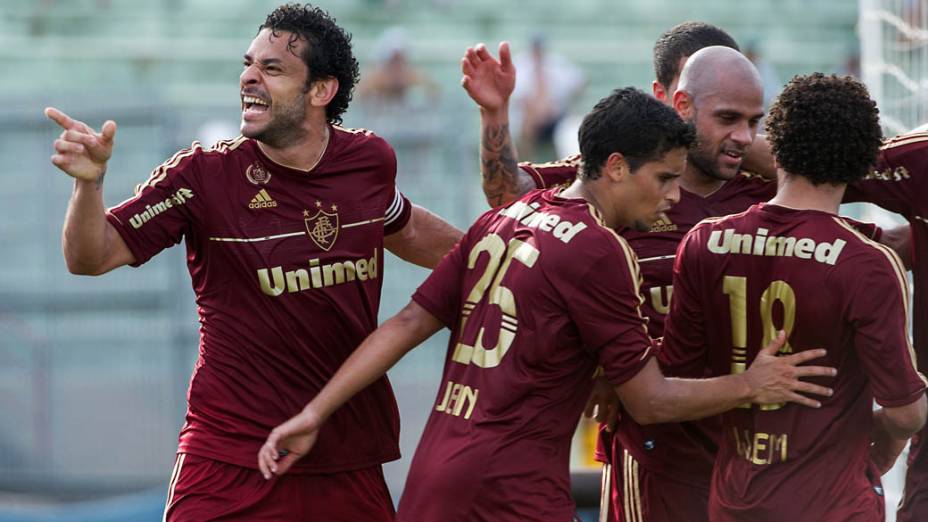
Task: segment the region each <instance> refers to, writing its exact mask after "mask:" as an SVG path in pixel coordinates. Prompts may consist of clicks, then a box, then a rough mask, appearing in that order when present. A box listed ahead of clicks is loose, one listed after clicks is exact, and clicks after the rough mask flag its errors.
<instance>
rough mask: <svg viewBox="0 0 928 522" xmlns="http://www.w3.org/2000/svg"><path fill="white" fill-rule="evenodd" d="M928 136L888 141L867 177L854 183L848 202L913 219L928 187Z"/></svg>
mask: <svg viewBox="0 0 928 522" xmlns="http://www.w3.org/2000/svg"><path fill="white" fill-rule="evenodd" d="M926 179H928V136H924V135H912V136H900V137H898V138H895V139H893V140H891V141H890V142H888V143H887V144H886V145H885V146H884V147H883V149H881V150H880V155H879V156H878V158H877V165H876V168H875V169H874V170H873V171H872V172H871V173H870V174H869V175H867V177H865V178H864V179H862V180H860V181H856V182H854V183H851V184H850V185H848V187H847V191H846V192H845V195H844V202H845V203H850V202H865V203H873V204H875V205H878V206H880V207H882V208H884V209H886V210H889V211H891V212H896V213H899V214H902V215H903V216H905V217H907V218H911V217H912V215H914V214H915V213H916V212H917V211H916V208H917V207H918V206H919V203H920V201H919V198H920V197H921V195H922V194H924V191H925V189H926V188H928V186H926V185H928V181H926Z"/></svg>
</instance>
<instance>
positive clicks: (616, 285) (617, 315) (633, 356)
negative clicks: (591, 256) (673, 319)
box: [565, 236, 653, 386]
mask: <svg viewBox="0 0 928 522" xmlns="http://www.w3.org/2000/svg"><path fill="white" fill-rule="evenodd" d="M615 239H616V240H618V241H617V243H618V244H617V248H616V249H615V250H612V249H610V251H609V253H608V254H606V255H603V256H601V257H600V258H599V259H598V260H596V261H595V262H593V263H591V264H590V265H589V269H588V270H587V271H586V273H585V274H584V275H582V277H578V278H576V280H577V282H578V286H577V287H575V290H576V291H575V292H573V294H572V295H569V296H565V297H566V299H565V300H566V302H567V308H568V313H569V314H570V318H571V320H572V321H573V322H574V324H576V325H577V329H578V330H579V332H580V337H581V339H582V341H583V344H584V345H585V346H587V347H588V348H589V349H591V350H593V351H595V352H596V353H597V355H598V358H599V361H600V365H601V366H602V367H603V370H604V374H605V376H606V378H607V379H608V380H609V382H611V383H612V384H613V385H615V386H618V385H620V384H622V383H624V382H626V381H628V380H629V379H631V378H632V377H634V376H635V375H637V374H638V372H640V371H641V369H642V368H644V366H645V364H647V362H648V359H650V358H651V356H652V355H653V350H652V349H651V348H652V345H651V338H650V337H649V336H648V331H647V323H646V320H645V319H644V316H643V315H642V314H641V302H642V299H641V294H640V292H639V287H640V273H639V270H638V262H637V260H636V259H635V257H634V254H633V253H632V251H631V249H630V247H629V246H628V244H627V243H625V240H623V239H621V238H619V237H618V236H616V238H615ZM616 254H618V255H616Z"/></svg>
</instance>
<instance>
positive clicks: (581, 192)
mask: <svg viewBox="0 0 928 522" xmlns="http://www.w3.org/2000/svg"><path fill="white" fill-rule="evenodd" d="M602 181H603V178H602V177H600V178H599V179H597V180H593V181H588V182H584V181H583V180H581V179H579V178H577V179H575V180H574V182H573V183H572V184H571V185H570V186H569V187H567V188H566V189H564V191H563V192H561V196H562V197H565V198H576V199H583V200H586V202H587V203H589V204H590V205H593V208H595V209H596V210H598V211H599V213H600V215H602V217H603V221H604V222H605V225H606V226H608V227H609V228H618V227H620V226H622V225H623V223H621V222H620V221H621V217H620V216H618V215H617V212H616V211H615V209H613V208H612V207H610V206H607V205H603V204H602V203H601V202H600V200H599V198H597V196H596V190H594V189H593V187H592V185H593V184H595V183H597V182H602Z"/></svg>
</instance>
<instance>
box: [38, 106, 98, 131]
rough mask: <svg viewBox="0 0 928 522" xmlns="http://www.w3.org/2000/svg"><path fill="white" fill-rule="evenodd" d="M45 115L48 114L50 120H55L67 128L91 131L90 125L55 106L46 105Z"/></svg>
mask: <svg viewBox="0 0 928 522" xmlns="http://www.w3.org/2000/svg"><path fill="white" fill-rule="evenodd" d="M45 116H47V117H48V118H49V119H50V120H52V121H54V122H55V123H57V124H58V125H59V126H61V128H63V129H65V130H77V131H84V132H91V130H90V127H88V126H87V125H86V124H85V123H84V122H82V121H78V120H75V119H74V118H72V117H70V116H68V115H67V114H65V113H63V112H61V111H60V110H58V109H56V108H54V107H46V108H45Z"/></svg>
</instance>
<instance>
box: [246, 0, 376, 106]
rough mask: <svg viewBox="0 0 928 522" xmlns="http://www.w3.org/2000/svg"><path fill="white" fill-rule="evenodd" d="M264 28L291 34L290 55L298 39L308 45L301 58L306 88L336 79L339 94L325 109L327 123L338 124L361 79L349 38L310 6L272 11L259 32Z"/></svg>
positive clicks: (294, 5) (318, 10) (321, 13)
mask: <svg viewBox="0 0 928 522" xmlns="http://www.w3.org/2000/svg"><path fill="white" fill-rule="evenodd" d="M263 29H270V30H271V33H272V34H273V35H274V36H280V32H281V31H286V32H288V33H290V37H289V41H288V42H287V48H288V49H290V51H291V52H293V51H294V49H295V48H296V43H297V42H298V41H300V40H305V41H306V42H307V43H308V44H309V45H307V46H306V48H305V50H304V52H303V55H302V56H301V58H302V59H303V61H304V62H305V63H306V66H307V67H308V68H309V77H308V78H307V79H306V86H307V88H308V87H309V86H310V85H311V84H312V83H313V82H315V81H316V80H321V79H327V78H335V79H336V80H338V92H337V93H336V94H335V97H334V98H332V101H331V102H329V104H328V105H327V106H326V108H325V115H326V119H327V120H328V121H329V122H330V123H335V124H340V123H341V122H342V114H344V112H345V111H346V110H347V109H348V103H349V102H351V96H352V91H354V86H355V84H357V83H358V77H359V76H360V73H359V72H358V61H357V60H356V59H355V57H354V54H353V53H352V50H351V35H350V34H348V33H347V32H346V31H345V30H344V29H342V28H341V27H339V26H338V25H337V24H336V23H335V19H334V18H332V17H331V16H329V13H327V12H326V11H324V10H322V9H320V8H318V7H313V6H311V5H309V4H306V5H300V4H286V5H282V6H280V7H278V8H277V9H274V11H273V12H272V13H271V14H269V15H267V20H265V21H264V23H263V24H261V27H259V28H258V32H259V33H260V32H261V31H262V30H263Z"/></svg>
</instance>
